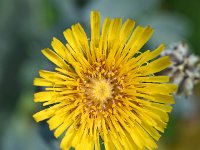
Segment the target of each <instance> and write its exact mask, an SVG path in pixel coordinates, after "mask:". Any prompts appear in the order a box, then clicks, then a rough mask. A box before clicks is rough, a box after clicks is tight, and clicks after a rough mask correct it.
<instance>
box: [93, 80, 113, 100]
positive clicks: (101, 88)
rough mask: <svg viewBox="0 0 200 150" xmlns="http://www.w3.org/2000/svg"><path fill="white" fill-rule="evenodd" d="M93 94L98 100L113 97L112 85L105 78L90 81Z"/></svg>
mask: <svg viewBox="0 0 200 150" xmlns="http://www.w3.org/2000/svg"><path fill="white" fill-rule="evenodd" d="M89 86H90V88H91V95H92V96H93V97H94V98H95V99H96V100H98V101H100V102H104V101H106V100H107V99H109V98H112V89H113V87H112V85H111V84H110V82H109V81H107V80H105V79H101V80H94V81H92V82H91V83H90V85H89Z"/></svg>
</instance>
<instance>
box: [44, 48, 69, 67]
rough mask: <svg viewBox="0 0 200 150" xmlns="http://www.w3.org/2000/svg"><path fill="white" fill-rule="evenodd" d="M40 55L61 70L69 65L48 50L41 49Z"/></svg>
mask: <svg viewBox="0 0 200 150" xmlns="http://www.w3.org/2000/svg"><path fill="white" fill-rule="evenodd" d="M42 53H43V54H44V55H45V56H46V57H47V58H48V59H49V60H50V61H51V62H53V63H54V64H56V65H57V66H58V67H60V68H63V69H68V67H69V65H67V64H66V63H65V61H64V60H63V59H62V58H60V57H59V56H58V55H57V54H56V53H54V52H53V51H51V50H50V49H48V48H47V49H43V50H42Z"/></svg>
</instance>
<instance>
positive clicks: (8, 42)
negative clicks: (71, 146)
mask: <svg viewBox="0 0 200 150" xmlns="http://www.w3.org/2000/svg"><path fill="white" fill-rule="evenodd" d="M188 3H189V2H188V1H186V0H176V1H173V0H148V1H147V0H105V1H100V0H62V1H59V0H42V1H41V0H1V1H0V52H1V54H0V91H1V92H0V127H1V128H0V138H1V140H0V144H1V145H0V146H1V147H0V149H2V150H13V149H16V150H35V149H39V150H40V149H42V150H54V149H59V148H58V147H59V141H58V140H56V139H55V138H54V137H53V136H52V133H51V132H50V131H49V130H48V126H47V124H46V123H41V124H37V125H36V123H35V122H34V121H33V119H32V114H33V113H34V112H36V111H37V110H36V107H37V106H39V105H36V104H34V103H33V101H32V99H33V93H34V92H35V91H37V90H39V89H36V88H35V87H33V85H32V81H33V78H34V77H37V76H38V70H39V69H49V70H50V69H52V66H51V65H50V64H49V62H48V61H47V59H46V58H44V57H43V56H42V54H41V52H40V50H41V49H42V48H45V47H50V42H51V39H52V37H54V36H55V37H57V38H59V39H61V40H62V41H64V38H63V36H62V32H63V31H64V30H65V29H66V28H68V27H70V26H71V25H72V24H74V23H76V22H80V23H81V24H82V25H83V26H84V28H86V29H87V33H88V35H89V12H90V11H91V10H94V9H95V10H100V11H101V14H102V19H103V18H105V17H106V16H110V17H122V18H124V19H127V18H132V19H134V20H136V23H137V24H142V25H150V26H152V27H153V28H155V34H154V35H153V37H152V39H151V40H150V42H148V45H147V46H145V48H151V49H153V48H155V46H157V45H158V44H160V43H166V45H168V44H169V43H171V42H176V41H180V40H185V41H188V42H189V44H191V47H192V48H193V49H194V51H195V53H198V54H200V51H199V50H198V44H199V43H200V41H199V40H200V28H199V25H200V18H199V16H200V9H199V6H200V1H199V0H193V1H191V2H190V3H189V4H190V5H189V4H188ZM199 91H200V87H199V86H197V87H196V89H195V93H196V95H198V94H199ZM198 96H200V95H198ZM196 97H197V96H196ZM196 97H195V96H193V97H189V98H186V99H183V98H177V104H175V107H174V111H173V113H172V114H171V118H170V119H171V120H170V123H169V125H168V128H167V130H166V132H165V134H164V135H163V137H162V138H161V141H160V147H159V149H162V150H165V149H166V150H168V149H172V150H179V149H180V150H189V149H200V148H199V145H200V144H199V142H198V139H199V138H200V129H199V127H200V119H199V116H200V112H199V108H200V103H199V101H197V98H196ZM38 109H39V108H38ZM188 129H190V130H188ZM187 139H190V140H187ZM191 141H192V142H191ZM183 143H184V144H183Z"/></svg>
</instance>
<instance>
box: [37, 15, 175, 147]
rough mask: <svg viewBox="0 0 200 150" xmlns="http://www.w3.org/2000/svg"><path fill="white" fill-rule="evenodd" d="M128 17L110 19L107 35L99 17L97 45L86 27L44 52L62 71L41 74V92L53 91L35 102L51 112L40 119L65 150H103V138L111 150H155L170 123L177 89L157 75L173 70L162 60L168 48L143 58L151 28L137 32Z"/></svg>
mask: <svg viewBox="0 0 200 150" xmlns="http://www.w3.org/2000/svg"><path fill="white" fill-rule="evenodd" d="M134 25H135V22H134V21H133V20H130V19H128V20H126V21H125V22H124V23H123V24H122V19H121V18H114V19H110V18H106V19H105V20H104V22H103V27H102V30H101V28H100V13H99V12H91V40H89V41H88V38H87V36H86V33H85V32H84V30H83V28H82V26H81V25H80V24H79V23H78V24H76V25H72V27H71V29H67V30H65V31H64V37H65V38H66V40H67V44H66V45H63V44H62V43H61V42H60V41H59V40H58V39H56V38H53V41H52V47H53V49H54V51H52V50H50V49H48V48H47V49H44V50H42V53H43V54H44V55H45V56H46V57H47V58H48V59H49V60H50V61H51V62H53V63H54V64H55V65H56V66H57V67H56V68H55V71H54V72H51V71H45V70H41V71H40V72H39V74H40V76H41V78H36V79H35V80H34V85H36V86H45V87H46V88H45V91H42V92H38V93H36V94H35V95H34V101H35V102H42V103H43V105H44V106H49V107H48V108H46V109H44V110H42V111H40V112H38V113H36V114H35V115H34V116H33V117H34V118H35V120H36V121H37V122H38V121H42V120H46V119H48V121H47V122H48V124H49V128H50V130H55V132H54V135H55V136H56V137H59V136H60V135H61V134H63V133H64V132H66V133H65V135H64V136H63V139H62V141H61V144H60V147H61V149H64V150H67V149H69V148H70V147H74V148H76V149H83V147H84V149H87V150H92V149H94V148H95V149H96V150H99V149H100V143H99V142H100V138H101V139H102V140H103V142H104V145H105V148H106V150H109V149H119V150H120V149H144V148H148V149H154V148H156V147H157V144H156V142H155V141H157V140H158V139H159V138H160V132H164V128H165V127H166V125H167V122H168V120H169V118H168V112H170V111H171V109H172V107H171V106H170V105H169V104H173V103H174V100H173V96H172V93H173V92H175V90H176V86H175V85H172V84H168V83H167V82H168V81H169V78H168V77H167V76H155V75H154V73H156V72H159V71H161V70H163V69H165V68H166V67H168V66H169V65H170V64H171V62H170V59H169V57H168V56H165V57H162V58H159V59H157V60H153V61H151V60H152V59H154V58H156V57H157V56H158V55H159V54H160V53H161V52H162V50H163V49H164V46H163V45H160V46H159V47H158V48H156V49H155V50H154V51H150V50H148V51H145V52H144V53H141V52H139V50H140V49H141V48H142V47H143V45H144V44H145V43H146V42H147V41H148V40H149V38H150V37H151V35H152V33H153V30H152V28H150V27H149V26H147V27H141V26H137V27H136V29H135V30H133V28H134Z"/></svg>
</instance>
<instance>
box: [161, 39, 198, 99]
mask: <svg viewBox="0 0 200 150" xmlns="http://www.w3.org/2000/svg"><path fill="white" fill-rule="evenodd" d="M161 56H170V59H171V61H172V65H171V66H170V67H168V68H167V69H165V70H164V71H161V72H160V73H159V74H163V75H168V76H169V77H170V80H171V82H173V83H175V84H177V85H179V88H178V94H180V95H185V96H188V95H192V93H193V88H194V86H195V84H198V83H199V82H200V58H199V57H198V56H197V55H195V54H193V53H190V52H189V48H188V45H187V44H186V43H183V42H177V43H173V44H172V45H171V46H170V47H169V48H168V49H166V50H165V51H164V52H162V53H161Z"/></svg>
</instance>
